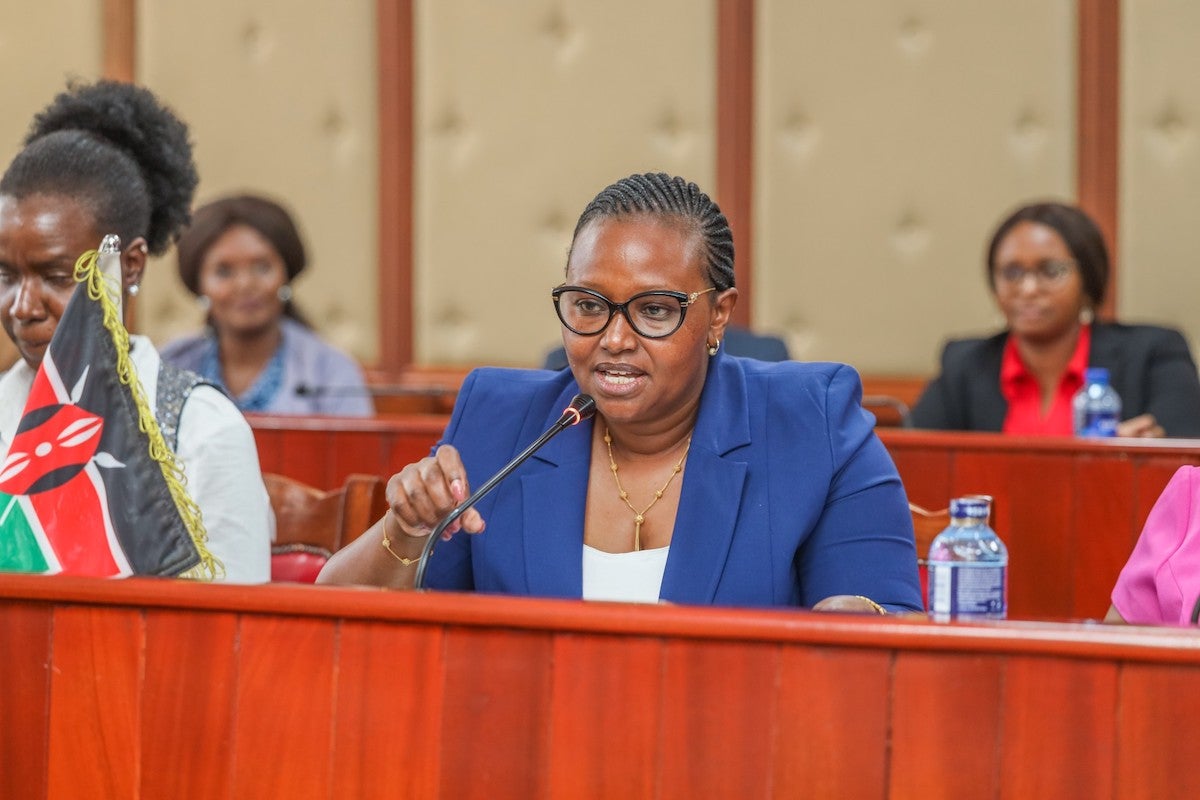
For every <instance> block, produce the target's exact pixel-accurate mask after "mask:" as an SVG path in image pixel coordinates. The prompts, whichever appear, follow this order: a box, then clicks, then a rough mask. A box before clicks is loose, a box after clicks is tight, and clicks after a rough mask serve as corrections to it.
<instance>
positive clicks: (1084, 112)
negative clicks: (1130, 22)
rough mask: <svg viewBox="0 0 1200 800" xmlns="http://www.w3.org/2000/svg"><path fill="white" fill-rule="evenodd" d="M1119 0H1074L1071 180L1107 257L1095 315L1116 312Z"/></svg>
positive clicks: (1119, 60) (1119, 120) (1117, 271)
mask: <svg viewBox="0 0 1200 800" xmlns="http://www.w3.org/2000/svg"><path fill="white" fill-rule="evenodd" d="M1120 9H1121V3H1120V0H1078V6H1077V13H1076V17H1077V19H1078V23H1079V27H1078V33H1077V39H1078V41H1077V50H1076V59H1077V69H1076V76H1077V77H1076V85H1077V88H1078V92H1077V120H1076V123H1075V126H1076V129H1075V163H1076V170H1075V176H1076V177H1075V180H1076V191H1077V194H1078V200H1079V205H1080V206H1081V207H1082V208H1083V210H1084V211H1086V212H1088V214H1090V215H1091V216H1092V217H1093V218H1094V219H1095V220H1096V224H1097V225H1099V226H1100V230H1101V231H1102V232H1103V233H1104V239H1105V242H1106V243H1107V245H1108V252H1109V254H1110V258H1111V261H1112V264H1111V270H1110V272H1109V278H1108V291H1107V292H1106V293H1105V298H1104V302H1103V304H1102V305H1101V307H1100V309H1099V313H1100V316H1101V317H1102V318H1104V319H1111V318H1112V317H1113V316H1114V315H1115V314H1116V298H1117V294H1118V292H1117V282H1118V278H1119V276H1120V263H1119V259H1118V258H1117V256H1118V254H1119V253H1120V252H1121V251H1120V249H1118V235H1117V229H1118V223H1119V216H1118V210H1119V202H1120V194H1119V189H1120V186H1119V183H1120V131H1121V119H1120V96H1121V21H1120V16H1121V14H1120Z"/></svg>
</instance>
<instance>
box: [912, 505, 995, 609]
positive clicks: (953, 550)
mask: <svg viewBox="0 0 1200 800" xmlns="http://www.w3.org/2000/svg"><path fill="white" fill-rule="evenodd" d="M990 512H991V498H989V497H985V496H982V495H974V496H970V497H959V498H956V499H954V500H951V501H950V527H948V528H946V530H944V531H942V532H941V533H939V534H938V535H937V536H936V537H935V538H934V540H933V542H932V543H931V544H930V545H929V562H928V563H929V615H930V616H931V617H932V618H933V619H935V620H937V621H939V622H946V621H949V620H952V619H1004V617H1005V615H1006V614H1007V613H1008V548H1007V547H1005V546H1004V542H1002V541H1000V537H999V536H997V535H996V532H995V531H994V530H992V529H991V527H990V526H989V525H988V515H989V513H990Z"/></svg>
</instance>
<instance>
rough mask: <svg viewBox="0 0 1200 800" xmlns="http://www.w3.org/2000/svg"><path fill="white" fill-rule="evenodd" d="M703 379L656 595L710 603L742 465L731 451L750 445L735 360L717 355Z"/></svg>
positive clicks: (741, 379)
mask: <svg viewBox="0 0 1200 800" xmlns="http://www.w3.org/2000/svg"><path fill="white" fill-rule="evenodd" d="M715 361H716V363H715V364H714V365H713V368H712V369H711V370H710V371H709V374H708V378H707V380H706V381H705V386H704V395H703V396H702V398H701V401H700V413H699V414H698V415H697V417H696V429H695V431H693V433H692V446H691V450H690V451H689V453H688V460H687V468H686V470H685V471H684V473H683V488H682V489H681V492H680V497H679V511H678V513H677V514H676V515H675V530H674V532H673V533H672V534H671V552H670V555H668V556H667V567H666V571H665V573H664V574H663V583H662V589H661V591H660V593H659V596H660V597H661V598H662V599H663V600H669V601H671V602H674V603H689V604H705V605H706V604H711V603H712V602H714V600H715V599H716V592H717V586H718V584H719V583H720V580H721V575H722V573H723V572H724V570H725V562H726V559H727V558H728V556H729V548H730V546H731V543H732V541H733V533H734V527H735V525H736V523H737V518H738V512H739V510H740V507H741V504H740V498H741V497H742V490H743V485H744V483H745V481H746V471H747V464H746V462H745V460H744V459H742V458H739V457H738V455H737V453H735V452H733V451H735V450H737V449H738V448H741V447H744V446H745V445H747V444H749V443H750V413H749V406H748V402H747V397H746V378H745V374H744V373H743V372H742V368H741V366H740V365H739V363H738V361H737V360H736V359H732V358H726V357H724V356H718V357H717V358H716V359H715Z"/></svg>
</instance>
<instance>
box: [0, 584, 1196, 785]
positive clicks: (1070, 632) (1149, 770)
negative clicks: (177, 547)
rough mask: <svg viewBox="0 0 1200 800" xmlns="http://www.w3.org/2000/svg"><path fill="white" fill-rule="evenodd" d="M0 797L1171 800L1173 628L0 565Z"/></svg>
mask: <svg viewBox="0 0 1200 800" xmlns="http://www.w3.org/2000/svg"><path fill="white" fill-rule="evenodd" d="M0 652H3V653H4V658H3V659H0V685H2V686H3V694H0V796H3V797H13V798H17V797H19V798H51V799H52V800H57V799H58V798H81V797H89V798H90V797H143V798H158V797H170V798H175V800H187V799H188V798H204V799H205V800H221V799H222V798H258V797H304V798H341V797H447V798H449V797H453V798H467V799H468V800H469V799H470V798H489V800H496V799H501V800H502V799H503V798H509V797H511V798H522V800H524V798H541V797H544V798H553V797H571V798H591V797H596V798H600V797H659V798H664V799H669V798H695V797H739V798H773V797H789V798H790V797H879V798H886V797H894V798H908V797H955V798H958V797H988V798H991V797H1123V798H1160V797H1196V796H1200V770H1196V769H1195V764H1196V763H1197V762H1198V761H1200V736H1196V735H1195V731H1196V726H1197V723H1196V720H1198V719H1200V693H1198V692H1196V691H1195V687H1196V685H1197V684H1198V682H1200V633H1197V632H1195V631H1186V630H1169V629H1163V630H1150V629H1137V628H1129V627H1123V626H1121V627H1108V626H1101V625H1089V624H1052V623H1020V622H1002V623H992V624H986V625H985V624H973V625H966V624H954V625H939V624H934V623H931V622H927V621H925V620H924V619H923V618H916V619H912V618H909V619H904V618H888V617H875V616H847V615H837V614H814V613H810V612H802V611H786V610H745V609H721V608H697V607H688V606H668V605H663V606H659V605H645V606H637V605H627V604H622V603H587V602H584V601H567V600H536V599H527V598H513V597H496V596H483V595H470V594H454V593H415V592H387V591H381V590H361V589H357V590H356V589H335V588H330V587H323V586H315V587H314V586H299V585H288V584H272V585H267V586H253V587H244V586H222V585H201V584H194V583H189V582H184V581H172V580H166V579H157V580H156V579H128V580H99V579H86V578H61V577H59V578H46V577H39V576H29V575H5V576H0Z"/></svg>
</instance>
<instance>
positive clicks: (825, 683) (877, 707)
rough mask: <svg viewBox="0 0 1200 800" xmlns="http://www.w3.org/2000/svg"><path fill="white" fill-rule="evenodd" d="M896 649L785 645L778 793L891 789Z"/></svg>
mask: <svg viewBox="0 0 1200 800" xmlns="http://www.w3.org/2000/svg"><path fill="white" fill-rule="evenodd" d="M891 669H892V654H891V653H890V652H889V651H887V650H853V649H850V648H806V647H784V649H783V653H782V660H781V669H780V678H779V700H778V703H777V714H778V723H777V726H778V728H777V733H776V735H775V737H774V739H775V741H776V743H777V744H776V748H775V752H774V753H773V758H772V760H771V770H772V773H771V794H772V795H773V796H776V797H785V796H788V795H796V794H798V792H797V791H796V789H795V787H800V786H803V787H805V792H804V794H807V795H808V796H810V797H885V796H887V767H886V765H887V761H888V758H880V754H883V753H888V754H889V755H890V752H889V750H890V746H891V745H890V742H889V738H888V735H889V732H890V722H891V720H890V717H889V714H888V707H889V703H890V700H891V696H892V691H891V689H892V683H891V681H892V678H891Z"/></svg>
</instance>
